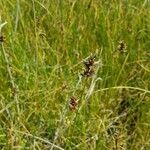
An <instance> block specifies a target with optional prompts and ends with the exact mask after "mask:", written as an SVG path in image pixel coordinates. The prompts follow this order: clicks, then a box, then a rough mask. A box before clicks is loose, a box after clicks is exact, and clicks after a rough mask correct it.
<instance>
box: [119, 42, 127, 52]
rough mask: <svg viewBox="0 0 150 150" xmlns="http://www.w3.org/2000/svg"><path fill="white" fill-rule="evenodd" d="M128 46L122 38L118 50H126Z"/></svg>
mask: <svg viewBox="0 0 150 150" xmlns="http://www.w3.org/2000/svg"><path fill="white" fill-rule="evenodd" d="M126 48H127V45H126V43H125V42H124V41H123V40H122V41H120V42H119V45H118V50H119V51H120V52H126Z"/></svg>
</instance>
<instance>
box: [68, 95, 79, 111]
mask: <svg viewBox="0 0 150 150" xmlns="http://www.w3.org/2000/svg"><path fill="white" fill-rule="evenodd" d="M77 106H78V101H77V98H76V97H74V96H72V97H71V98H70V101H69V108H70V110H76V109H77Z"/></svg>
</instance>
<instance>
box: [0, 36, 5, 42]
mask: <svg viewBox="0 0 150 150" xmlns="http://www.w3.org/2000/svg"><path fill="white" fill-rule="evenodd" d="M4 41H5V37H4V36H3V35H0V43H3V42H4Z"/></svg>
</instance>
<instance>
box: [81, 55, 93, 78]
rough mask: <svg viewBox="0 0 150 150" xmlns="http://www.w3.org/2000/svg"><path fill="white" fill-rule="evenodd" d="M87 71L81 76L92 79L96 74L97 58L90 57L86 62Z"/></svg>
mask: <svg viewBox="0 0 150 150" xmlns="http://www.w3.org/2000/svg"><path fill="white" fill-rule="evenodd" d="M84 66H85V70H84V72H83V73H82V74H81V75H82V76H84V77H90V76H92V75H93V74H94V72H95V71H94V70H95V56H94V57H90V58H89V59H88V60H87V61H85V62H84Z"/></svg>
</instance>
